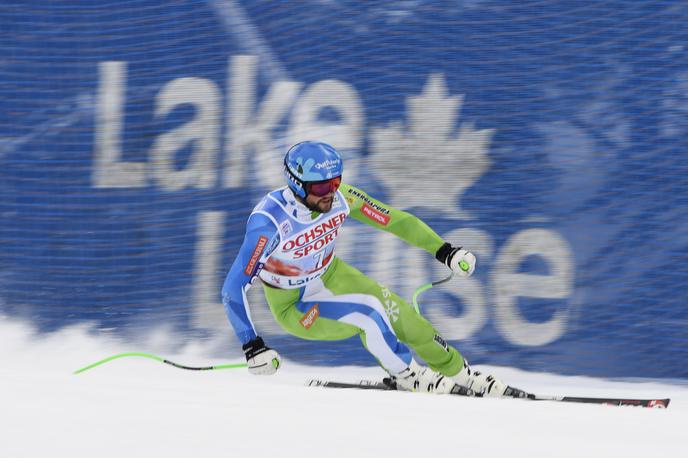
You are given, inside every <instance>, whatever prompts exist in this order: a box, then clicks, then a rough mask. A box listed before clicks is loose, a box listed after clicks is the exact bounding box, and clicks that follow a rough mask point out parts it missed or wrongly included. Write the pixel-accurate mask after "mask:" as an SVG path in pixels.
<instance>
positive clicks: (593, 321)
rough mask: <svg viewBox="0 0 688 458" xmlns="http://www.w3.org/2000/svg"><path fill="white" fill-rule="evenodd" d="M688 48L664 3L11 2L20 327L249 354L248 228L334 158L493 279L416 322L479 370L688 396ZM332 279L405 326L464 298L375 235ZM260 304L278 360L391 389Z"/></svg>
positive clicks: (679, 8) (5, 147) (5, 218)
mask: <svg viewBox="0 0 688 458" xmlns="http://www.w3.org/2000/svg"><path fill="white" fill-rule="evenodd" d="M686 22H688V5H687V4H686V3H685V2H680V1H669V0H667V1H662V2H629V1H622V0H611V1H607V2H603V3H599V2H593V3H589V4H581V3H580V2H574V1H552V2H548V3H547V4H538V6H537V9H535V8H534V7H533V6H532V5H531V6H528V3H527V2H526V3H524V4H522V5H521V4H518V3H514V2H508V1H496V0H495V1H491V0H484V1H481V0H475V1H458V2H443V1H437V2H433V1H415V2H392V1H383V2H364V1H334V2H318V1H304V2H271V1H262V0H259V1H251V2H242V1H238V0H208V1H194V0H186V1H177V2H158V1H152V0H135V1H128V2H124V3H122V2H110V3H108V2H103V3H99V4H98V5H94V4H93V2H90V1H64V2H59V4H57V3H53V2H49V3H46V2H39V1H22V2H5V4H4V5H3V7H2V9H0V29H2V30H3V31H4V32H5V33H4V34H3V38H2V41H1V42H0V43H1V44H0V46H1V47H2V51H3V57H2V60H0V82H1V84H0V108H1V109H0V196H1V197H2V199H0V215H1V217H0V245H1V246H2V249H1V250H0V310H1V311H2V313H4V314H6V315H8V316H16V317H21V318H26V319H29V320H31V321H32V322H33V323H34V324H35V325H36V326H37V327H38V328H39V329H40V330H41V331H43V332H50V331H52V330H55V329H58V328H61V327H64V326H68V325H71V324H75V323H80V322H92V323H95V324H96V326H97V327H98V329H100V330H102V331H105V330H109V331H110V332H114V333H117V334H118V335H122V336H129V337H131V338H134V337H133V336H136V335H138V333H139V332H146V330H149V329H152V327H155V326H160V325H163V326H167V327H168V328H169V327H171V328H173V329H174V330H175V331H176V332H177V333H178V335H180V336H181V339H182V340H192V339H206V338H209V336H210V335H212V334H213V333H220V334H222V333H226V334H227V335H228V336H231V329H230V326H229V323H228V321H227V320H226V318H225V317H224V312H223V310H222V305H221V302H220V299H219V290H220V287H221V284H222V280H223V278H224V275H225V274H226V271H227V270H228V268H229V265H230V264H231V262H232V260H233V256H234V255H235V254H236V252H237V250H238V247H239V244H240V242H241V240H242V237H243V231H244V227H245V222H246V217H247V216H248V214H249V212H250V210H251V208H252V207H253V205H254V204H255V203H256V202H257V200H258V199H260V197H261V196H262V195H263V194H264V193H265V192H267V191H269V190H271V189H274V188H276V187H279V186H282V185H284V182H283V176H282V171H281V159H282V156H283V154H284V152H285V150H286V148H287V147H288V146H289V145H291V144H293V143H296V142H298V141H301V140H304V139H318V140H322V141H326V142H328V143H331V144H333V145H334V146H335V147H337V148H338V149H339V150H341V151H342V152H343V154H344V156H345V174H344V179H345V181H347V182H349V183H352V184H354V185H356V186H359V187H361V188H363V189H365V190H366V191H367V192H369V193H370V194H371V195H372V196H374V197H377V198H379V199H381V200H383V201H385V202H387V203H389V204H390V205H393V206H395V207H397V208H402V209H406V210H409V211H411V212H412V213H414V214H416V215H418V216H420V217H421V218H422V219H423V220H424V221H426V222H427V223H428V224H429V225H430V226H431V227H433V228H434V229H435V230H437V232H438V233H440V234H441V235H442V236H443V237H445V238H446V239H447V240H449V241H452V242H454V243H460V244H463V245H464V246H465V247H467V248H469V249H471V250H473V251H475V252H476V254H477V256H478V270H477V272H476V275H475V276H474V277H472V278H470V279H467V280H458V279H457V280H453V281H452V282H449V283H447V284H445V285H442V286H440V287H438V288H436V289H433V290H430V291H428V292H426V293H424V294H423V295H422V296H421V302H422V304H423V305H422V309H423V313H424V314H425V315H426V316H427V317H428V318H429V319H430V320H431V321H432V322H433V324H435V325H436V326H437V327H438V328H439V329H440V331H441V332H442V333H443V335H444V336H445V337H446V338H447V339H448V340H450V341H452V342H453V343H455V344H456V345H457V346H458V348H460V349H461V350H462V351H463V352H464V353H465V354H466V355H467V356H468V357H469V359H471V361H473V362H476V363H490V364H497V365H509V366H516V367H521V368H524V369H530V370H539V371H548V372H559V373H569V374H587V375H595V376H607V377H617V376H618V377H663V378H688V367H687V366H686V365H685V364H684V363H683V362H684V361H685V360H686V358H687V357H688V307H687V306H686V304H685V299H686V297H687V295H686V292H685V288H686V286H685V285H686V280H687V279H688V269H687V267H686V265H687V264H688V231H686V230H685V228H686V227H688V198H687V196H688V179H687V178H686V177H687V176H688V153H687V152H686V151H688V149H687V148H686V146H687V145H686V138H687V137H688V136H687V135H686V134H687V133H688V59H687V58H686V57H687V56H686V53H687V52H688V49H686V46H688V32H686V29H685V24H686ZM338 252H339V255H340V256H341V257H342V258H344V259H345V260H347V261H348V262H350V263H351V264H353V265H355V266H356V267H358V268H359V269H361V270H362V271H364V272H366V273H368V274H369V275H371V277H373V278H376V279H378V280H379V281H380V282H382V283H384V284H386V285H388V286H389V287H391V288H392V289H394V290H395V291H398V292H399V293H400V294H401V295H402V296H403V297H406V298H407V299H410V297H411V294H412V293H413V291H414V290H415V288H416V287H418V286H420V285H421V284H423V283H426V282H428V281H432V280H436V279H439V278H442V276H443V275H444V274H445V271H444V270H443V267H442V266H441V265H439V263H437V262H436V261H435V260H434V259H432V257H431V256H429V255H427V253H424V252H422V251H420V250H417V249H415V248H411V247H407V246H405V245H404V244H403V242H400V241H398V240H395V239H394V238H391V237H389V236H387V235H382V234H380V233H376V232H375V231H373V230H372V229H370V228H367V227H361V225H358V224H357V223H355V222H349V223H348V224H347V226H346V227H345V229H344V236H343V240H342V244H341V246H340V247H339V248H338ZM250 297H251V300H252V303H253V305H254V312H253V313H254V320H255V321H256V324H257V326H258V328H259V331H260V332H261V333H262V334H263V335H264V336H266V340H267V339H268V338H269V339H270V340H269V341H270V342H272V344H273V346H276V347H279V348H280V349H281V351H282V352H284V354H285V355H286V356H288V357H293V358H295V359H299V360H302V361H308V362H314V363H325V364H342V363H358V364H372V363H373V361H372V359H371V357H370V356H369V355H368V354H367V353H366V352H365V351H364V350H362V349H361V348H359V347H360V345H359V344H358V343H357V342H354V341H350V342H343V343H327V344H317V343H313V342H301V341H298V340H296V339H294V338H292V337H289V336H286V335H285V334H284V333H283V331H282V330H280V329H279V328H278V327H276V325H275V324H274V323H273V321H272V320H271V318H270V316H269V312H268V311H267V309H266V307H265V304H264V302H263V301H262V299H261V295H260V288H254V289H253V290H252V292H251V296H250ZM236 347H237V342H236V340H234V339H233V338H231V337H228V338H227V345H226V352H227V353H226V354H236V352H237V348H236ZM223 354H225V353H223Z"/></svg>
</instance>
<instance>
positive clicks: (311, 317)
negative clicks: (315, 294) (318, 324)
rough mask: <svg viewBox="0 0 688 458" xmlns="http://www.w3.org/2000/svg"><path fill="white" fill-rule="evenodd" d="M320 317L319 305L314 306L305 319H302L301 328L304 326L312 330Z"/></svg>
mask: <svg viewBox="0 0 688 458" xmlns="http://www.w3.org/2000/svg"><path fill="white" fill-rule="evenodd" d="M319 316H320V309H319V308H318V304H313V307H311V308H310V309H308V311H307V312H306V314H305V315H304V317H303V318H301V326H303V327H304V328H306V329H308V328H310V327H311V326H313V322H315V320H317V319H318V317H319Z"/></svg>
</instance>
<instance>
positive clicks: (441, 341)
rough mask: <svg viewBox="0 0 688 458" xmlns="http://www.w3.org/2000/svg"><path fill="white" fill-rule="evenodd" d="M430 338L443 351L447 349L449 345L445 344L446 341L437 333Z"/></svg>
mask: <svg viewBox="0 0 688 458" xmlns="http://www.w3.org/2000/svg"><path fill="white" fill-rule="evenodd" d="M432 340H434V341H435V343H436V344H437V345H439V346H440V347H442V348H443V349H444V351H449V345H447V342H446V341H445V340H444V339H443V338H442V337H441V336H440V335H439V334H435V337H433V338H432Z"/></svg>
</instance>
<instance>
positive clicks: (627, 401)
mask: <svg viewBox="0 0 688 458" xmlns="http://www.w3.org/2000/svg"><path fill="white" fill-rule="evenodd" d="M307 385H308V386H313V387H324V388H344V389H359V390H378V391H396V390H397V388H396V385H395V384H394V382H393V381H392V380H391V379H388V378H386V379H384V380H383V381H381V382H376V381H372V380H359V381H357V382H336V381H331V380H320V379H312V380H309V381H308V383H307ZM508 389H510V390H512V393H519V392H520V393H523V392H521V391H520V390H517V389H513V388H511V387H510V388H508ZM449 394H452V395H458V396H469V397H470V396H473V397H480V396H479V395H475V394H473V393H472V392H471V391H470V390H467V389H465V388H463V387H458V386H457V389H456V390H455V391H452V392H451V393H449ZM511 397H514V398H516V399H528V400H531V401H556V402H577V403H583V404H603V405H613V406H624V407H648V408H658V409H666V408H667V407H669V402H671V399H669V398H665V399H632V398H602V397H581V396H540V395H536V394H531V393H523V395H520V396H519V395H514V396H511Z"/></svg>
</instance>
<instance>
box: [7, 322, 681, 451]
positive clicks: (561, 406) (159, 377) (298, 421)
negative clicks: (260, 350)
mask: <svg viewBox="0 0 688 458" xmlns="http://www.w3.org/2000/svg"><path fill="white" fill-rule="evenodd" d="M126 351H146V349H145V348H129V347H127V346H126V345H124V344H122V343H118V342H116V341H113V340H109V339H104V338H100V337H94V336H93V335H89V334H88V333H87V332H86V331H85V329H83V328H72V329H68V330H64V331H60V332H57V333H53V334H50V335H48V336H43V337H39V336H38V335H36V334H35V333H34V332H32V330H31V329H30V328H28V327H27V326H25V325H23V324H20V323H17V322H12V321H10V320H7V319H4V318H2V317H0V360H1V361H2V365H1V366H0V380H1V381H2V382H1V387H0V388H1V389H0V406H1V407H0V436H1V440H0V456H1V457H8V458H10V457H11V458H19V457H32V458H33V457H74V458H79V457H89V458H90V457H99V458H100V457H118V458H119V457H127V458H133V457H164V458H172V457H189V456H194V457H206V456H207V457H211V456H212V457H218V456H223V457H228V458H229V457H239V456H254V457H316V456H317V457H348V456H355V457H357V458H360V457H376V458H380V457H388V456H389V457H419V456H423V457H429V456H432V457H442V456H448V457H449V456H451V457H458V456H481V457H491V456H494V457H498V456H499V457H501V456H505V457H506V456H508V457H548V458H549V457H602V456H603V457H644V458H646V457H648V456H654V457H669V456H683V454H684V453H686V452H685V449H686V446H688V439H687V438H686V436H685V432H684V431H685V427H686V425H688V387H687V386H686V385H679V384H676V385H671V384H660V383H638V382H633V383H629V382H612V381H604V380H598V379H590V378H584V377H563V376H554V375H546V374H533V373H526V372H523V371H519V370H515V369H510V368H490V369H492V371H493V373H495V374H498V375H499V376H501V377H502V379H504V380H506V381H508V382H509V383H511V384H513V385H515V386H519V387H522V388H525V389H528V390H531V391H535V392H538V393H542V394H569V395H598V396H617V397H622V396H633V397H671V398H672V404H671V406H670V408H669V409H667V410H659V409H640V408H628V407H627V408H620V407H609V406H591V405H578V404H565V403H544V402H543V403H534V402H527V401H518V400H500V399H469V398H459V397H449V396H436V395H427V394H414V393H397V392H370V391H359V390H330V389H324V388H309V387H305V386H304V382H305V381H306V380H307V379H309V378H331V379H336V380H345V381H354V380H356V379H360V378H371V379H378V378H380V377H381V376H382V375H383V373H382V372H381V370H379V369H376V368H360V367H340V368H319V367H307V366H303V365H299V364H297V363H296V362H293V361H285V362H284V364H283V369H282V370H281V371H280V372H279V373H278V374H277V375H275V376H272V377H255V376H250V375H249V374H248V373H246V371H245V369H230V370H223V371H207V372H191V371H184V370H180V369H176V368H173V367H171V366H168V365H165V364H160V363H158V362H155V361H152V360H148V359H143V358H124V359H120V360H115V361H112V362H110V363H107V364H105V365H103V366H100V367H97V368H95V369H92V370H90V371H87V372H84V373H83V374H80V375H72V372H73V371H74V370H76V369H78V368H80V367H83V366H85V365H87V364H89V363H92V362H94V361H97V360H100V359H102V358H104V357H107V356H110V355H112V354H116V353H121V352H126ZM163 356H165V357H167V358H169V359H171V360H173V361H177V362H180V363H186V364H190V365H209V364H213V363H216V364H217V363H226V362H232V361H209V360H208V359H206V358H204V357H203V352H202V349H200V348H199V347H196V348H187V349H185V350H184V351H182V352H179V354H177V355H163ZM235 362H240V361H235ZM467 454H470V455H467Z"/></svg>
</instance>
